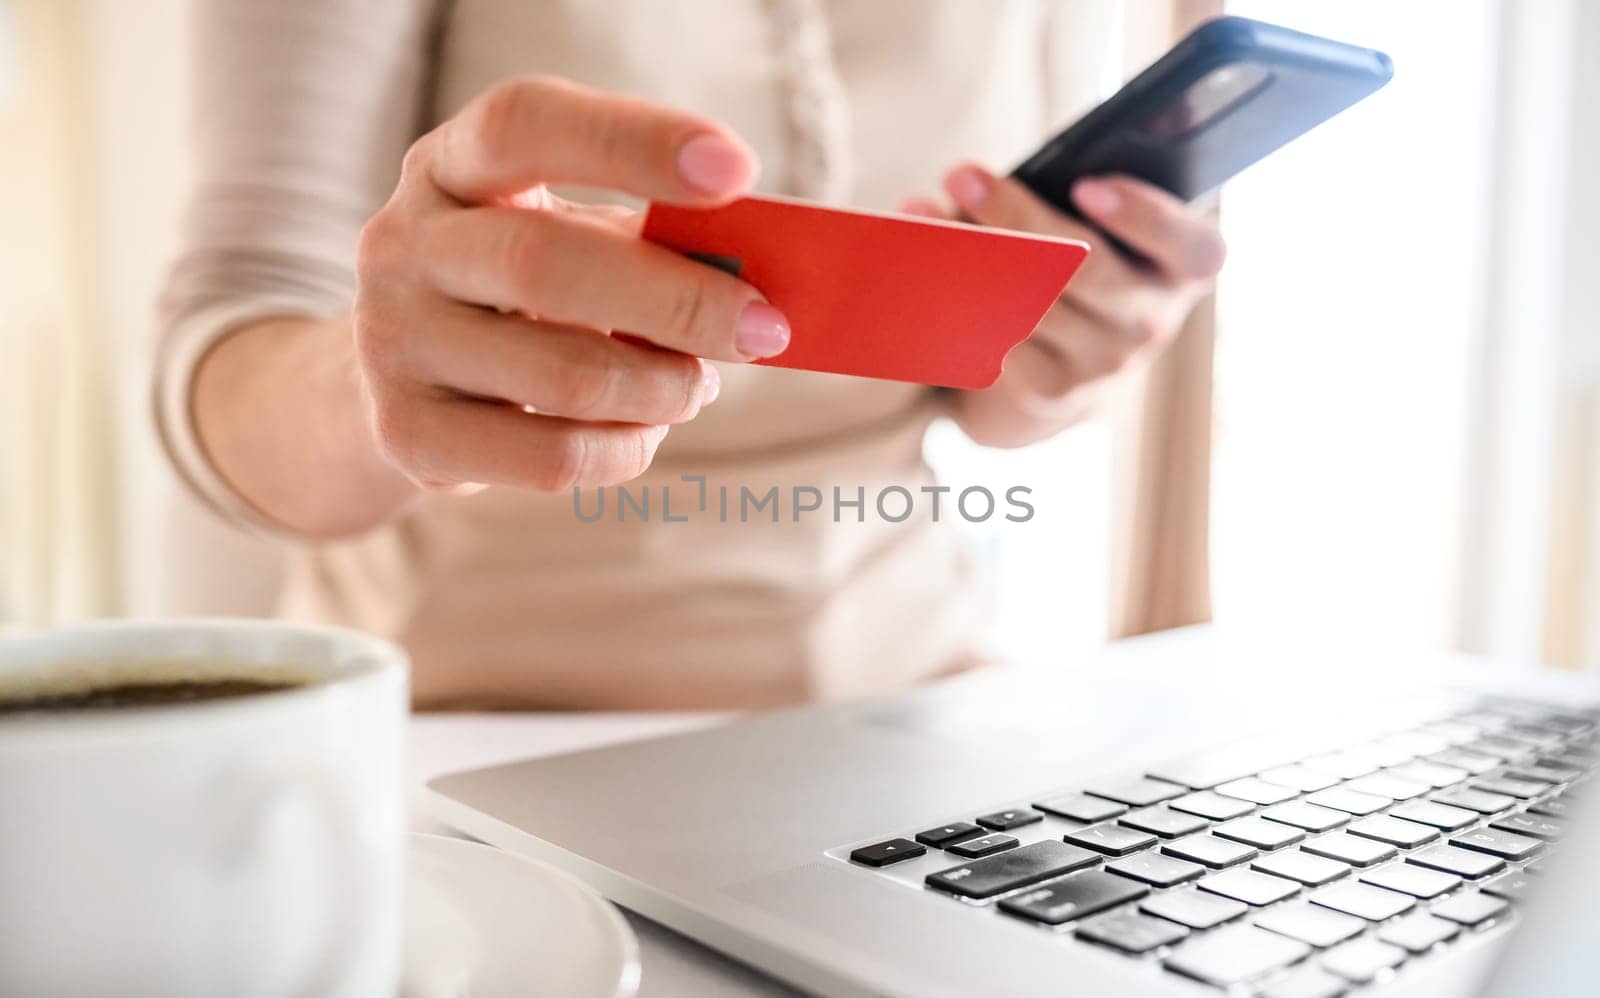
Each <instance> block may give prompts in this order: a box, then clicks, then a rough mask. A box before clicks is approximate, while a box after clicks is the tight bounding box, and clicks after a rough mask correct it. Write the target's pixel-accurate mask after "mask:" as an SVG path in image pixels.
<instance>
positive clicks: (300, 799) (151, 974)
mask: <svg viewBox="0 0 1600 998" xmlns="http://www.w3.org/2000/svg"><path fill="white" fill-rule="evenodd" d="M208 678H229V679H257V680H272V679H286V680H294V681H303V682H304V684H303V685H296V686H293V687H289V688H284V689H275V690H270V691H265V692H255V693H245V694H242V695H238V696H234V697H227V698H215V699H206V700H199V701H195V702H186V703H173V704H159V705H140V706H127V707H109V708H105V707H103V708H89V709H52V710H39V711H24V712H11V713H7V714H5V715H0V995H51V996H53V998H73V996H80V995H81V996H100V995H118V996H124V998H144V996H152V998H154V996H161V998H169V996H191V995H193V996H206V998H221V996H228V998H267V996H272V998H278V996H283V998H289V996H295V998H298V996H307V998H310V996H316V998H326V996H349V998H386V996H389V995H392V994H394V990H395V987H396V979H397V976H398V967H399V946H400V937H401V916H402V907H403V905H402V898H401V891H402V884H403V880H402V877H403V871H404V859H405V856H404V847H405V834H406V832H405V824H406V814H405V752H404V739H405V728H406V714H407V709H408V702H407V692H406V660H405V656H404V654H403V653H402V652H401V651H400V650H399V649H397V648H395V647H394V646H392V645H389V644H387V643H385V642H382V641H379V640H377V639H375V638H371V637H366V636H364V635H361V634H357V633H354V632H350V631H341V630H334V629H317V628H304V627H291V626H287V625H283V624H277V623H273V622H269V621H220V620H191V621H173V622H165V623H142V622H101V623H91V624H82V625H75V626H71V627H65V628H61V629H57V630H51V631H44V632H39V633H33V634H21V635H15V636H8V637H0V703H4V702H14V701H16V700H18V699H26V698H29V697H37V696H40V695H48V694H52V693H56V694H59V693H64V692H73V691H75V690H81V689H82V688H85V687H87V688H104V687H105V686H114V685H118V684H125V683H127V682H130V681H135V682H137V681H144V682H161V681H176V680H194V679H208Z"/></svg>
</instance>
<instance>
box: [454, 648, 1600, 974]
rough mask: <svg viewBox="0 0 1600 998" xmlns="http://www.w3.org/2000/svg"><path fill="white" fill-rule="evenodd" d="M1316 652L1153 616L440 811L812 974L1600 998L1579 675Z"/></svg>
mask: <svg viewBox="0 0 1600 998" xmlns="http://www.w3.org/2000/svg"><path fill="white" fill-rule="evenodd" d="M1310 644H1311V642H1299V643H1295V644H1287V645H1282V646H1277V647H1273V646H1271V645H1261V644H1256V645H1236V644H1232V643H1230V642H1228V641H1226V640H1224V639H1222V638H1219V637H1218V636H1217V634H1216V633H1214V632H1212V631H1211V630H1209V629H1195V630H1192V631H1187V632H1169V633H1168V634H1165V635H1160V636H1156V637H1151V638H1144V639H1139V640H1136V641H1130V642H1122V643H1119V644H1117V645H1114V646H1112V648H1110V649H1109V650H1108V651H1107V652H1106V654H1105V655H1104V658H1103V660H1101V661H1099V662H1097V663H1096V664H1094V665H1093V666H1090V667H1079V668H1073V669H1065V668H1054V669H1042V668H1032V669H1030V668H1020V667H1018V668H997V669H990V670H984V671H980V672H977V673H974V674H970V675H967V676H964V677H961V678H957V679H953V680H948V681H944V682H941V683H937V684H933V685H931V686H928V687H925V688H922V689H919V690H916V691H914V692H910V693H907V694H904V695H899V696H895V697H889V698H885V699H879V700H870V701H863V702H856V703H848V704H833V705H819V706H812V707H804V708H799V709H794V710H787V711H779V712H774V713H768V714H761V715H753V716H751V717H749V718H748V719H745V720H741V721H738V722H735V723H731V724H727V725H724V726H720V727H715V728H711V729H708V730H704V731H699V732H694V733H689V734H681V735H674V736H670V737H666V738H660V739H653V740H649V741H642V742H635V743H631V744H625V745H620V746H613V747H607V748H602V749H598V750H593V751H586V752H580V753H576V754H572V755H566V756H559V757H553V758H545V759H538V760H531V761H527V762H522V763H515V764H511V765H504V766H496V767H493V768H488V769H481V770H475V771H472V772H465V773H456V774H452V775H448V776H444V777H441V778H439V779H436V780H434V781H433V782H432V783H431V784H430V791H431V793H430V799H431V801H432V803H433V805H434V806H435V807H436V809H437V813H438V814H439V815H440V817H442V818H443V819H444V820H445V821H447V822H449V823H451V824H453V825H455V826H457V827H459V828H460V829H462V830H463V831H465V832H467V833H468V834H470V835H473V836H475V837H477V838H480V839H482V840H484V841H486V842H489V843H492V844H495V845H498V846H501V847H503V848H506V849H509V850H511V851H514V852H518V853H524V854H526V855H529V856H533V857H536V858H539V859H542V860H545V861H548V862H551V863H554V864H556V865H558V866H560V867H562V868H564V869H566V870H568V871H570V872H572V873H574V874H576V875H578V876H579V877H581V878H582V879H584V880H586V881H587V882H588V883H590V884H591V885H593V886H594V887H595V888H596V889H597V890H599V891H601V892H602V893H604V894H605V895H606V896H607V897H609V898H611V899H612V900H614V901H616V902H617V903H619V904H621V905H624V906H626V907H628V908H631V909H633V910H635V911H638V912H640V913H641V914H643V915H645V916H647V917H650V918H652V919H655V920H657V921H660V922H662V923H665V924H666V925H669V926H671V927H673V928H675V929H677V930H678V931H680V932H682V933H685V934H687V935H689V936H691V937H693V938H695V939H698V940H699V941H701V942H703V943H705V944H706V945H709V946H712V947H714V948H716V949H719V950H722V951H724V952H726V953H728V954H730V955H732V956H733V957H735V958H738V959H740V960H743V961H746V962H748V963H750V964H753V965H755V966H757V967H759V968H761V969H763V970H765V971H767V972H768V973H770V974H773V975H775V976H777V977H779V978H781V979H783V980H786V981H788V982H790V983H792V984H794V985H796V986H798V987H800V988H802V989H805V990H808V991H812V992H817V993H821V994H827V995H908V996H929V995H961V996H971V995H985V996H987V995H1017V996H1032V995H1041V996H1042V995H1064V994H1084V995H1149V996H1158V995H1173V996H1180V995H1190V996H1193V995H1206V994H1210V995H1216V994H1219V993H1224V992H1225V993H1228V994H1252V995H1255V994H1260V995H1268V996H1276V998H1282V996H1296V998H1306V996H1330V995H1339V994H1345V993H1359V994H1369V993H1370V994H1382V995H1441V996H1445V995H1480V994H1493V995H1500V994H1505V995H1541V996H1543V995H1564V994H1570V995H1578V994H1584V995H1593V994H1600V957H1597V952H1600V946H1596V945H1595V944H1594V939H1593V936H1594V928H1593V922H1592V920H1585V919H1584V918H1583V917H1582V916H1583V915H1584V914H1586V912H1585V911H1584V909H1583V907H1580V906H1587V905H1590V904H1592V903H1593V899H1595V898H1597V897H1600V822H1596V821H1594V820H1592V819H1593V818H1594V817H1595V816H1594V815H1590V816H1588V817H1587V818H1584V817H1579V816H1575V815H1574V813H1573V812H1574V810H1575V809H1576V808H1579V807H1581V806H1585V805H1587V804H1588V803H1589V802H1588V800H1587V794H1588V785H1587V784H1586V781H1588V780H1589V777H1590V774H1591V773H1592V771H1593V770H1594V768H1595V767H1596V765H1597V763H1600V729H1597V723H1600V703H1597V698H1596V696H1595V690H1594V689H1593V687H1592V686H1590V685H1588V684H1586V683H1584V682H1582V681H1580V680H1577V679H1570V678H1567V679H1563V678H1562V677H1558V676H1554V675H1551V674H1548V673H1547V672H1538V671H1535V670H1520V669H1515V668H1510V667H1502V666H1496V665H1492V664H1489V663H1484V662H1477V661H1472V660H1468V659H1464V658H1440V659H1438V660H1430V661H1427V662H1419V661H1417V660H1416V658H1415V657H1414V656H1407V655H1394V654H1383V653H1379V652H1374V651H1372V650H1344V651H1335V650H1332V649H1324V650H1320V651H1315V650H1313V649H1312V648H1310V647H1309V645H1310ZM1590 810H1594V808H1590ZM1579 822H1584V823H1585V824H1584V826H1583V828H1582V830H1575V824H1576V823H1579ZM1508 939H1509V944H1508V942H1507V940H1508Z"/></svg>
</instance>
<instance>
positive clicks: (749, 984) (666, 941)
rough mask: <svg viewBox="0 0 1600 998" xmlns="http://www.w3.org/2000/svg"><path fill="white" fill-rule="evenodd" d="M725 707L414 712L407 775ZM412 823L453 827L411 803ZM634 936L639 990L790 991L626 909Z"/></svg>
mask: <svg viewBox="0 0 1600 998" xmlns="http://www.w3.org/2000/svg"><path fill="white" fill-rule="evenodd" d="M728 716H729V715H725V714H688V713H674V714H589V713H548V714H533V713H530V714H419V715H417V716H416V717H415V718H413V719H412V722H411V776H412V781H413V784H414V785H415V786H416V787H418V788H420V787H421V786H422V784H423V783H424V782H426V781H427V780H429V779H432V778H433V777H435V776H438V775H439V774H441V773H449V772H453V771H455V770H458V769H471V768H474V767H477V766H490V765H494V764H496V763H501V762H510V761H513V760H516V759H527V758H531V757H533V756H540V755H555V754H557V753H560V752H571V751H574V750H577V749H582V748H591V747H593V746H597V745H605V744H609V743H612V742H621V741H628V740H630V739H634V738H645V737H648V736H650V735H660V734H667V733H670V732H673V731H684V730H688V729H690V728H696V727H703V726H705V725H709V724H716V723H718V722H719V721H722V720H724V719H726V718H727V717H728ZM411 827H412V828H413V829H414V830H416V831H425V832H435V833H440V834H454V832H453V830H452V829H450V828H448V827H446V826H444V825H442V824H441V823H439V821H438V820H436V819H434V818H433V817H431V816H430V815H428V814H427V813H426V812H425V811H424V810H423V808H422V807H421V806H420V804H417V803H414V804H413V806H412V808H411ZM623 914H624V915H626V916H627V919H628V923H629V924H630V925H632V926H633V931H634V932H635V933H637V934H638V936H639V951H640V961H641V962H642V963H643V965H644V975H643V977H642V978H641V980H640V986H639V994H640V995H641V996H643V998H680V996H693V998H700V996H705V998H722V996H729V995H752V994H754V995H788V994H793V993H794V992H792V991H790V990H789V989H788V988H786V987H784V985H782V984H780V983H779V982H777V981H774V980H773V979H771V978H769V977H766V976H764V975H762V974H760V973H758V972H757V971H755V970H752V969H750V968H748V967H746V966H745V965H743V964H740V963H735V962H734V961H732V960H729V959H727V958H726V957H723V956H721V955H720V954H718V953H715V952H713V951H712V950H709V949H707V948H705V947H704V946H701V945H700V944H698V943H696V942H694V941H692V940H690V939H688V938H686V937H684V936H680V935H678V934H677V933H675V932H673V931H672V930H671V929H668V928H665V927H664V926H661V925H658V924H657V923H655V922H652V921H650V920H649V919H646V918H643V917H641V916H639V915H636V914H634V913H633V912H630V911H627V910H626V909H624V911H623Z"/></svg>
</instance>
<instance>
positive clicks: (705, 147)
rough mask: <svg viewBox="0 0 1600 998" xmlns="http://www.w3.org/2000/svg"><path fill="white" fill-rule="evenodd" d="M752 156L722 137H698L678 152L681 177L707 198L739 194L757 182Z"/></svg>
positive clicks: (685, 144)
mask: <svg viewBox="0 0 1600 998" xmlns="http://www.w3.org/2000/svg"><path fill="white" fill-rule="evenodd" d="M752 167H753V164H752V163H751V161H750V154H749V153H747V152H745V151H744V150H743V149H741V148H739V147H738V146H737V145H735V144H734V143H732V142H730V141H729V140H727V139H725V138H723V137H722V136H720V135H698V136H696V137H694V138H692V139H690V140H689V141H688V142H686V143H684V146H683V148H682V149H680V150H678V175H679V176H680V177H682V178H683V180H684V182H685V183H687V184H688V185H689V186H691V187H694V188H696V189H698V190H700V191H703V192H705V193H706V194H735V193H737V192H739V191H741V190H743V189H744V188H746V187H748V186H750V182H751V180H752V179H754V178H753V173H754V170H753V169H752Z"/></svg>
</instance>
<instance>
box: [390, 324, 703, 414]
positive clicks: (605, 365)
mask: <svg viewBox="0 0 1600 998" xmlns="http://www.w3.org/2000/svg"><path fill="white" fill-rule="evenodd" d="M417 321H419V322H420V323H425V324H426V326H427V328H428V331H429V335H424V336H421V337H419V338H418V342H416V343H414V344H413V345H412V347H411V350H410V351H409V356H408V357H406V358H405V359H404V361H403V362H402V363H403V366H404V368H405V369H404V370H403V371H401V372H400V373H402V374H403V375H405V376H406V377H407V378H408V380H411V381H415V382H419V383H422V384H426V385H430V386H432V387H436V388H441V389H447V390H449V391H452V392H457V393H460V394H464V395H472V396H476V397H479V398H484V399H494V400H500V401H505V402H512V403H515V404H517V405H519V406H531V407H533V408H534V409H535V410H536V411H538V412H539V413H540V414H542V415H550V416H561V417H565V418H567V419H586V420H597V421H602V422H625V423H646V424H652V425H665V424H672V423H683V422H687V421H688V420H691V419H693V418H694V417H695V416H696V415H698V414H699V412H700V410H701V409H702V408H703V407H705V406H707V405H710V404H711V403H712V402H713V401H715V399H716V397H717V393H718V392H719V391H720V390H721V385H722V380H721V376H720V375H719V374H718V373H717V369H716V368H715V367H713V366H712V365H710V364H709V363H706V362H705V361H701V360H697V359H696V358H694V357H690V356H688V355H687V354H681V353H675V352H672V351H668V350H658V349H656V348H654V347H651V346H648V345H638V344H634V343H629V342H627V341H625V340H622V339H618V338H616V337H612V336H607V335H606V334H605V333H601V332H597V331H595V330H593V329H578V328H575V327H572V326H561V325H555V324H552V323H546V322H530V321H529V320H527V319H524V318H522V317H520V316H514V315H499V314H497V313H494V312H491V311H488V310H486V309H480V308H473V307H471V306H467V305H461V304H459V303H456V302H443V303H441V305H440V307H439V308H438V309H437V310H436V311H434V312H433V313H432V314H430V315H427V316H426V317H418V320H417Z"/></svg>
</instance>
